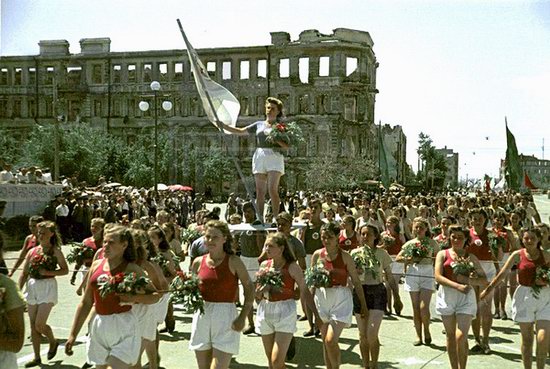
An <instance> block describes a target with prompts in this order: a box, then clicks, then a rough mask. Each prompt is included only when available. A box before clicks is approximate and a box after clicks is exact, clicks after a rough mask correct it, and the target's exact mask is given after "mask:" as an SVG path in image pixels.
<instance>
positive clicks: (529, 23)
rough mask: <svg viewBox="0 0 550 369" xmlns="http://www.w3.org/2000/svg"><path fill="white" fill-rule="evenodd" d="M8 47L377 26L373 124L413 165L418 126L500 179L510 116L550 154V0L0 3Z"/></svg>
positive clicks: (518, 131)
mask: <svg viewBox="0 0 550 369" xmlns="http://www.w3.org/2000/svg"><path fill="white" fill-rule="evenodd" d="M0 2H1V7H0V11H1V25H0V55H2V56H4V55H36V54H38V52H39V49H38V42H39V41H40V40H48V39H50V40H51V39H64V40H68V41H69V43H70V45H71V47H70V51H71V52H72V53H78V52H79V51H80V44H79V40H80V39H82V38H92V37H109V38H110V39H111V51H137V50H163V49H184V44H183V40H182V38H181V34H180V33H179V29H178V26H177V24H176V18H180V19H181V21H182V24H183V27H184V29H185V32H186V34H187V36H188V38H189V40H190V41H191V43H192V44H193V46H194V47H195V48H196V49H201V48H211V47H231V46H256V45H269V44H270V43H271V36H270V32H274V31H286V32H289V33H290V35H291V39H292V40H297V39H298V37H299V34H300V32H302V31H303V30H308V29H317V30H319V31H320V32H321V33H324V34H331V33H332V32H333V30H334V29H335V28H341V27H343V28H352V29H357V30H362V31H367V32H369V33H370V35H371V37H372V39H373V41H374V52H375V54H376V58H377V61H378V62H379V63H380V66H379V68H378V70H377V88H378V90H379V91H380V93H379V94H378V95H377V97H376V106H375V121H376V122H378V121H381V122H382V123H383V124H386V123H387V124H391V125H401V126H402V127H403V130H404V132H405V134H406V136H407V162H408V163H409V164H411V165H412V167H413V169H414V170H416V167H417V154H416V150H417V147H418V134H419V133H420V132H424V133H426V134H428V135H430V137H431V138H432V140H433V143H434V145H435V146H436V147H444V146H447V148H451V149H453V150H454V151H455V152H458V153H459V178H462V179H464V178H465V177H466V176H468V177H469V178H480V177H482V176H483V175H484V174H489V175H491V176H498V168H499V164H500V159H501V158H504V155H505V151H506V134H505V125H504V120H505V117H507V120H508V126H509V128H510V130H511V131H512V133H513V134H514V135H515V137H516V143H517V147H518V150H519V152H520V153H523V154H525V155H535V156H537V157H538V158H542V153H543V149H542V147H543V138H544V139H545V140H546V141H545V146H546V152H545V154H544V158H545V159H550V0H546V1H521V0H491V1H483V0H460V1H459V0H441V1H435V0H402V1H397V0H377V1H373V0H340V1H333V0H316V1H304V0H278V1H276V2H275V1H264V0H255V1H244V0H231V1H224V0H200V1H196V0H179V1H175V0H166V1H158V0H157V1H152V0H133V1H128V0H118V1H113V0H108V1H106V0H94V1H89V0H34V1H32V0H0Z"/></svg>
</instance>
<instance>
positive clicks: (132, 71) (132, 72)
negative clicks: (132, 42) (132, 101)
mask: <svg viewBox="0 0 550 369" xmlns="http://www.w3.org/2000/svg"><path fill="white" fill-rule="evenodd" d="M135 81H136V65H135V64H129V65H128V82H135Z"/></svg>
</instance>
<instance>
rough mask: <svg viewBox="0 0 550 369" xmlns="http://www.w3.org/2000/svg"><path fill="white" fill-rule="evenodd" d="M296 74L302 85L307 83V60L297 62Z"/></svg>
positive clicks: (302, 59)
mask: <svg viewBox="0 0 550 369" xmlns="http://www.w3.org/2000/svg"><path fill="white" fill-rule="evenodd" d="M298 74H299V75H300V81H301V82H302V83H309V58H300V59H299V60H298Z"/></svg>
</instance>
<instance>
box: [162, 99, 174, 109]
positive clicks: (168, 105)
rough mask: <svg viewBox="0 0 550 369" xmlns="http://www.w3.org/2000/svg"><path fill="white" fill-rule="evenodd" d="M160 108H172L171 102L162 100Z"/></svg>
mask: <svg viewBox="0 0 550 369" xmlns="http://www.w3.org/2000/svg"><path fill="white" fill-rule="evenodd" d="M162 108H163V109H164V110H166V111H169V110H172V102H171V101H163V102H162Z"/></svg>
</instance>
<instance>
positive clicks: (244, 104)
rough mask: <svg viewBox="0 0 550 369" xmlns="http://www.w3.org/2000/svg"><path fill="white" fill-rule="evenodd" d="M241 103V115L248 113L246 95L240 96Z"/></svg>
mask: <svg viewBox="0 0 550 369" xmlns="http://www.w3.org/2000/svg"><path fill="white" fill-rule="evenodd" d="M239 100H240V104H241V114H242V115H249V114H250V109H249V108H250V107H249V104H248V97H241V98H240V99H239Z"/></svg>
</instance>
